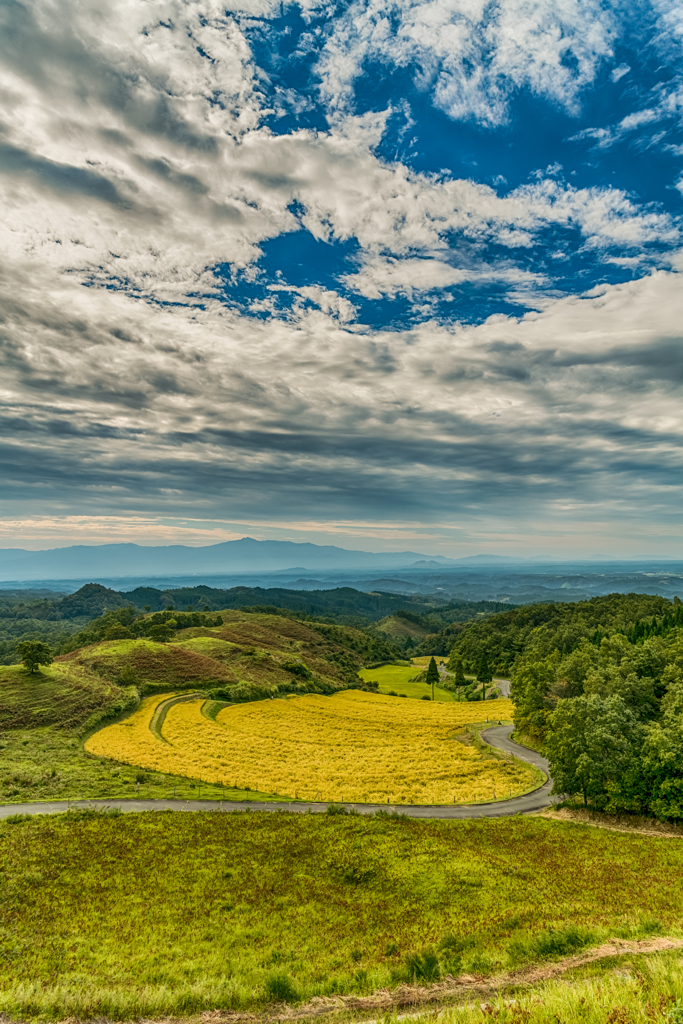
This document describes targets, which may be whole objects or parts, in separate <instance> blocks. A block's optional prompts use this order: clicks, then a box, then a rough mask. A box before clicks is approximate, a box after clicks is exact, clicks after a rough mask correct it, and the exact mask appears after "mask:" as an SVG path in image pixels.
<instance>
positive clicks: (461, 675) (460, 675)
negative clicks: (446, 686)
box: [454, 658, 467, 687]
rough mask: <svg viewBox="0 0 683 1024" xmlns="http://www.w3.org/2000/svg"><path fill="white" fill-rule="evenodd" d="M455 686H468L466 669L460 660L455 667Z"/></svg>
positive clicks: (457, 660)
mask: <svg viewBox="0 0 683 1024" xmlns="http://www.w3.org/2000/svg"><path fill="white" fill-rule="evenodd" d="M454 669H455V685H456V686H457V687H460V686H467V680H466V679H465V669H464V668H463V667H462V662H461V660H460V658H457V659H456V662H455V665H454Z"/></svg>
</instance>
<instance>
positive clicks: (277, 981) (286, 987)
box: [264, 971, 299, 1003]
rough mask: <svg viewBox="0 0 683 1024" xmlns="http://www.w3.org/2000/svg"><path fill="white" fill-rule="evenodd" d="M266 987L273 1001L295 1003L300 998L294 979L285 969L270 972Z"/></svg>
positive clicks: (267, 993)
mask: <svg viewBox="0 0 683 1024" xmlns="http://www.w3.org/2000/svg"><path fill="white" fill-rule="evenodd" d="M264 988H265V990H266V995H267V996H268V998H269V999H270V1001H271V1002H273V1003H295V1002H296V1001H297V1000H298V998H299V993H298V992H297V989H296V986H295V984H294V981H293V980H292V978H290V976H289V975H288V974H286V973H285V972H284V971H273V972H272V973H271V974H269V975H268V977H267V978H266V980H265V983H264Z"/></svg>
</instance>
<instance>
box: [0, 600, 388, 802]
mask: <svg viewBox="0 0 683 1024" xmlns="http://www.w3.org/2000/svg"><path fill="white" fill-rule="evenodd" d="M166 614H167V613H157V614H156V615H151V616H146V617H140V616H138V617H137V618H134V619H133V620H132V621H130V627H132V628H133V629H135V630H138V629H139V630H140V631H142V632H144V630H145V629H147V628H148V623H149V622H150V621H151V620H152V619H160V620H162V621H163V619H164V616H165V615H166ZM168 615H170V613H168ZM117 616H118V618H117ZM121 618H123V619H126V618H128V619H131V615H130V614H129V613H128V610H127V609H126V608H124V609H114V610H113V611H110V612H107V613H105V615H104V616H103V617H102V619H101V620H95V622H96V623H97V622H100V626H97V625H95V626H94V629H93V628H91V627H93V624H91V626H90V627H88V629H86V630H85V631H84V633H85V635H87V636H89V635H92V632H93V631H94V632H102V629H103V628H104V627H103V626H102V623H104V626H106V624H107V623H108V624H109V626H111V624H112V622H113V623H114V625H120V620H121ZM220 619H222V623H221V625H216V626H191V627H189V628H180V629H173V628H171V629H170V630H169V633H170V636H171V638H172V639H171V641H170V642H168V643H159V642H156V641H154V640H152V639H150V638H149V637H147V636H144V635H141V636H130V637H129V638H126V639H116V640H97V642H95V643H90V644H87V645H85V646H82V647H78V648H77V649H75V650H73V651H69V652H68V653H66V654H63V655H60V656H58V657H57V658H55V660H54V662H53V663H52V665H49V666H47V667H42V668H41V670H40V671H39V672H35V673H33V674H29V673H28V672H27V671H26V670H25V669H24V668H23V666H21V665H6V666H0V755H1V756H0V801H5V802H7V801H15V800H16V801H20V800H26V799H29V800H38V799H46V798H64V797H67V796H71V797H76V796H78V797H81V796H107V795H112V796H117V795H118V796H132V795H134V794H135V793H136V792H137V788H136V787H137V785H138V782H140V785H142V786H144V787H146V789H144V790H143V793H145V795H148V796H158V797H163V796H172V795H173V794H174V793H175V792H176V789H181V791H182V792H183V793H184V794H185V795H187V796H189V795H194V796H196V795H197V793H192V794H190V792H189V791H188V785H189V786H190V787H191V788H192V789H194V783H193V782H190V783H188V780H187V779H185V778H182V779H181V778H174V777H173V776H166V775H163V774H161V773H155V772H146V773H140V772H136V771H135V770H134V769H131V768H130V767H129V766H127V765H121V764H118V763H117V762H115V761H111V762H107V761H103V760H102V759H100V758H93V757H91V756H90V755H87V754H86V753H85V752H84V750H83V746H82V741H83V739H84V738H85V736H87V735H88V734H89V732H91V731H92V730H93V729H95V728H97V727H99V726H100V725H102V724H103V723H104V722H106V721H108V720H112V719H114V718H116V717H117V716H118V715H120V714H122V713H126V712H128V711H130V710H132V709H133V708H135V707H136V706H137V704H138V702H139V701H140V699H141V697H143V696H144V695H146V694H149V693H154V692H164V691H178V690H184V689H188V690H200V691H203V692H206V693H207V694H209V695H211V696H214V697H217V698H219V699H222V700H228V701H247V700H258V699H260V698H262V697H270V696H276V695H277V694H279V693H281V694H287V693H311V692H313V693H334V692H335V691H336V690H342V689H347V688H348V687H350V686H361V687H366V686H368V685H369V684H365V683H364V682H363V681H362V680H361V679H360V678H359V677H358V675H357V674H356V673H357V671H358V670H359V669H360V668H362V666H363V665H364V664H365V662H366V661H369V662H372V661H382V660H390V659H391V657H392V654H393V651H392V649H391V648H390V647H388V646H387V645H386V644H385V643H384V642H383V641H382V640H381V638H378V637H371V636H368V635H367V634H366V633H365V632H363V631H362V630H358V629H352V628H350V627H346V626H338V625H332V624H329V623H304V622H299V621H298V620H296V619H290V618H287V617H286V616H284V615H282V614H279V615H277V614H276V615H272V614H263V613H259V612H246V611H234V610H227V611H224V612H223V613H222V615H219V616H214V617H213V618H212V619H211V621H213V622H215V621H218V620H220ZM197 620H198V621H199V620H201V616H199V617H198V619H197ZM173 621H174V622H175V623H176V624H181V623H182V616H181V615H179V614H176V616H175V618H174V619H173ZM140 775H141V776H142V781H141V780H140V778H139V776H140ZM201 795H202V796H204V797H206V798H217V797H224V796H226V795H230V796H232V798H236V799H239V798H241V797H242V796H244V795H246V794H240V793H237V794H236V793H231V794H226V793H225V792H224V791H223V790H222V789H220V788H219V787H215V786H214V787H211V786H206V785H203V786H202V792H201ZM251 796H252V797H253V796H254V794H251Z"/></svg>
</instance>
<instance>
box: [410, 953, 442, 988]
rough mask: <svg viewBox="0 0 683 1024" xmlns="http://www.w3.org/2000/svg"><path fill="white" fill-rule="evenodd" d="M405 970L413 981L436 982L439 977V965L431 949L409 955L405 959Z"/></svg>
mask: <svg viewBox="0 0 683 1024" xmlns="http://www.w3.org/2000/svg"><path fill="white" fill-rule="evenodd" d="M406 970H407V972H408V974H409V976H410V978H411V980H413V981H438V980H439V978H440V977H441V964H440V963H439V958H438V956H437V955H436V953H435V952H434V950H433V949H424V950H423V951H422V953H411V954H410V955H409V956H408V957H406Z"/></svg>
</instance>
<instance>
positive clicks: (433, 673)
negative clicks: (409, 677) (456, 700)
mask: <svg viewBox="0 0 683 1024" xmlns="http://www.w3.org/2000/svg"><path fill="white" fill-rule="evenodd" d="M425 682H426V683H427V686H431V688H432V700H434V684H435V683H438V682H439V670H438V668H437V667H436V662H435V661H434V658H433V657H432V660H431V661H430V662H429V665H428V666H427V678H426V680H425Z"/></svg>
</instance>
